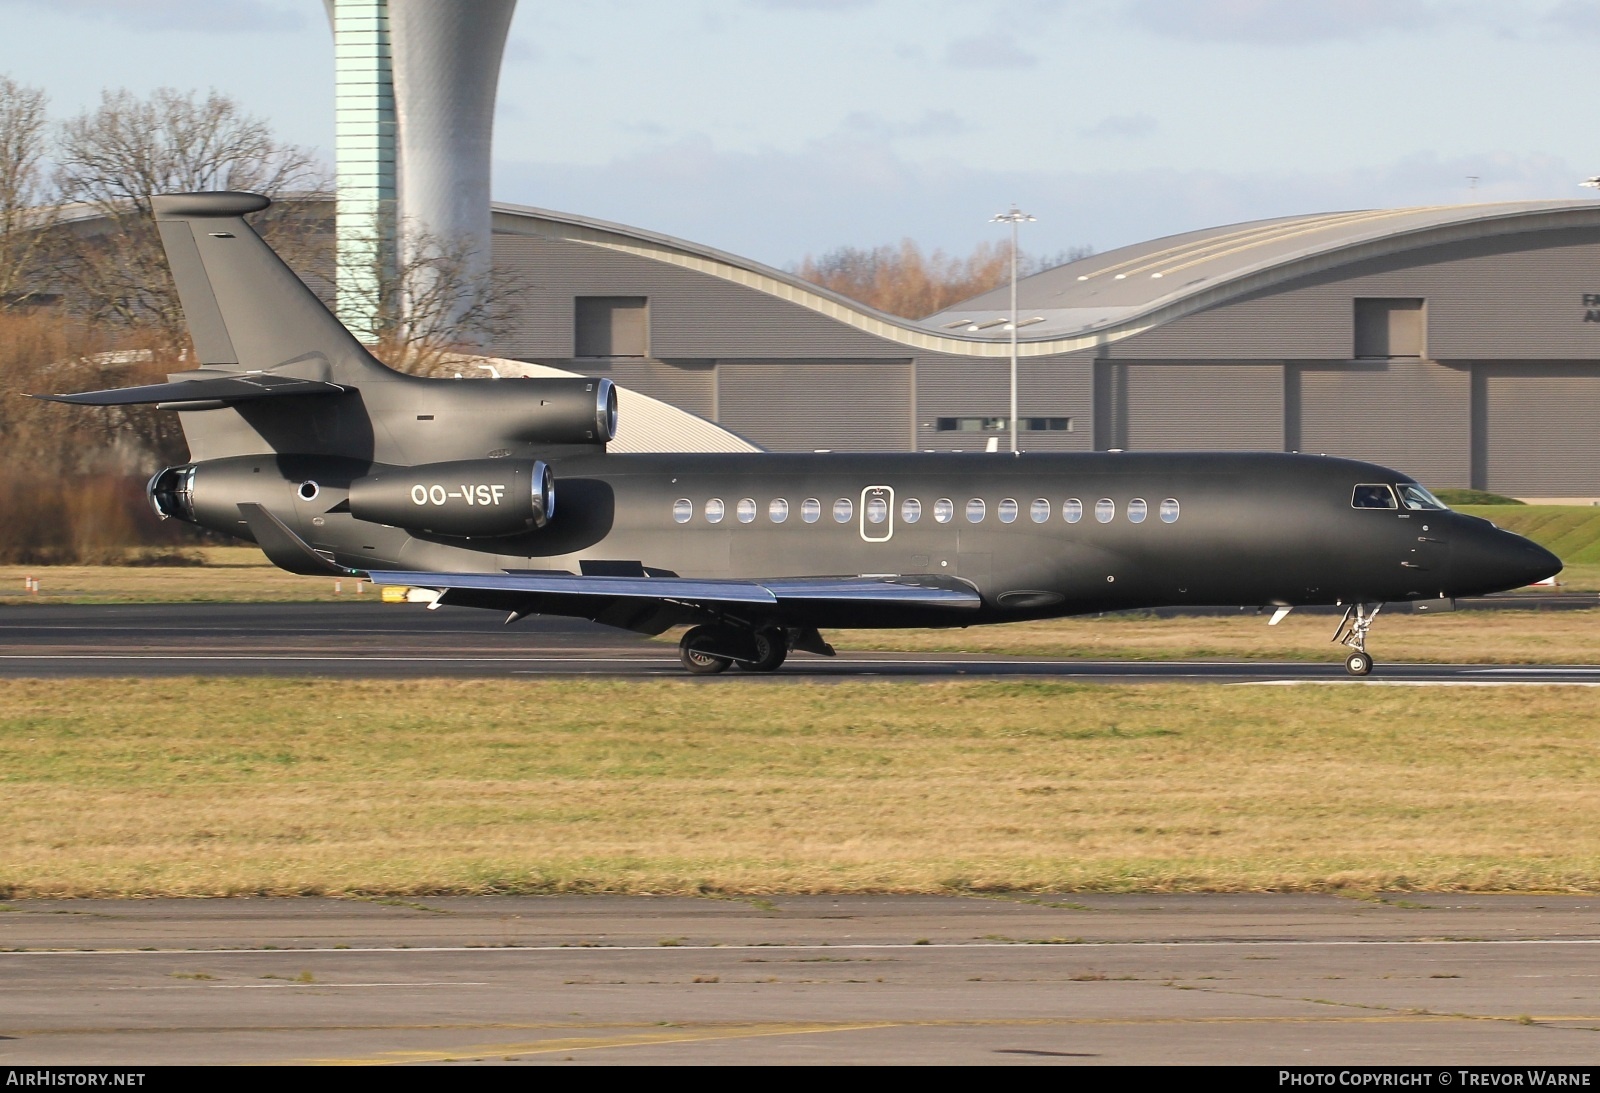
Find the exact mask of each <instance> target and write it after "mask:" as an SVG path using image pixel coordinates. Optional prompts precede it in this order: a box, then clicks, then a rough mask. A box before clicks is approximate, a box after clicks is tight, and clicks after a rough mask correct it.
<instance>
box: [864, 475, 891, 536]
mask: <svg viewBox="0 0 1600 1093" xmlns="http://www.w3.org/2000/svg"><path fill="white" fill-rule="evenodd" d="M875 498H881V499H882V501H883V503H884V504H885V505H886V506H887V509H886V510H885V514H884V519H883V534H882V535H868V534H867V501H868V500H869V499H875ZM892 538H894V487H893V486H868V487H867V488H866V489H864V490H862V491H861V539H862V541H863V542H868V543H887V542H888V541H889V540H890V539H892Z"/></svg>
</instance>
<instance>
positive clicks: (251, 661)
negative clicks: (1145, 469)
mask: <svg viewBox="0 0 1600 1093" xmlns="http://www.w3.org/2000/svg"><path fill="white" fill-rule="evenodd" d="M1329 648H1330V653H1329V657H1328V660H1327V661H1326V662H1264V661H1097V660H1076V659H1067V660H1050V659H1042V658H1035V657H1003V656H987V655H983V654H950V653H873V652H856V651H850V650H845V651H843V652H842V653H841V654H840V655H839V656H838V657H835V658H822V657H814V656H810V655H806V654H796V655H795V656H793V657H791V658H790V660H789V662H788V663H787V664H785V665H784V667H783V669H782V670H781V671H779V672H777V673H775V674H773V675H751V674H748V673H743V672H738V671H731V672H728V673H725V674H723V675H720V676H715V677H711V678H710V679H706V680H705V682H707V683H708V684H712V685H729V684H734V685H739V684H751V683H771V682H778V681H782V680H794V679H813V680H814V679H847V678H855V679H859V678H869V677H875V676H882V677H891V678H894V677H900V678H907V677H917V678H928V677H933V678H939V677H943V678H998V677H1035V678H1057V679H1074V680H1084V681H1105V682H1122V683H1127V682H1139V681H1190V682H1217V683H1252V684H1279V683H1283V684H1287V683H1328V684H1334V683H1338V684H1349V685H1355V684H1361V685H1420V684H1429V685H1441V684H1446V685H1485V684H1499V685H1517V684H1528V683H1569V684H1578V685H1591V686H1592V685H1597V684H1600V666H1595V665H1569V666H1549V667H1545V666H1536V667H1506V666H1504V665H1421V664H1390V663H1385V662H1382V661H1380V663H1379V665H1378V669H1377V671H1376V672H1375V673H1374V675H1373V676H1371V677H1369V679H1367V680H1365V681H1356V680H1351V679H1350V677H1348V676H1347V675H1346V674H1345V672H1344V668H1343V665H1342V659H1341V658H1340V657H1339V656H1337V655H1336V651H1334V649H1333V647H1332V646H1330V647H1329ZM170 675H202V676H331V677H344V678H367V679H391V678H407V677H419V676H456V677H477V678H484V677H488V678H494V677H501V678H519V677H525V676H609V677H620V678H637V677H650V676H670V677H674V678H684V673H683V670H682V667H681V666H680V665H679V663H678V657H677V650H676V649H675V647H673V646H672V645H671V644H670V643H666V642H659V641H651V640H649V639H647V638H643V637H640V636H638V635H635V634H630V633H627V632H625V631H621V630H615V629H612V628H610V627H603V626H597V625H593V624H590V623H584V622H579V621H572V620H565V619H549V618H540V619H529V620H525V621H523V622H520V623H517V624H516V625H514V626H505V625H502V623H501V620H500V616H498V615H496V614H493V613H491V612H486V611H474V610H471V609H466V608H441V609H439V610H437V611H429V610H426V609H424V608H422V607H421V606H420V605H415V604H407V605H392V604H391V605H379V604H371V603H357V604H348V605H345V604H333V605H322V604H238V605H234V604H160V605H155V604H142V605H131V606H67V605H62V606H38V607H35V606H31V605H30V606H20V607H3V608H0V678H26V677H40V676H46V677H80V678H81V677H116V676H170Z"/></svg>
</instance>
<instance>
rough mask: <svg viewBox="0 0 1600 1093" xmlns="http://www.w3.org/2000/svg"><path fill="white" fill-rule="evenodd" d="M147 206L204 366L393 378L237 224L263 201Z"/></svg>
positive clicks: (339, 379) (318, 376) (168, 200)
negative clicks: (153, 208) (150, 208)
mask: <svg viewBox="0 0 1600 1093" xmlns="http://www.w3.org/2000/svg"><path fill="white" fill-rule="evenodd" d="M152 201H153V204H154V206H155V214H156V225H157V227H158V228H159V229H160V232H161V242H162V245H163V246H164V247H165V248H166V251H167V262H168V264H169V265H170V266H171V267H172V276H173V280H175V281H176V282H177V285H178V298H179V300H180V301H182V303H183V313H184V317H185V318H186V319H187V320H188V323H189V333H190V335H191V336H192V337H193V338H194V345H195V351H196V352H197V353H198V354H199V357H200V363H201V365H202V366H203V367H205V368H217V369H223V370H226V371H229V372H269V371H270V372H275V373H277V374H279V375H283V376H290V377H294V378H298V379H308V380H320V381H322V382H325V383H337V384H342V385H351V386H356V385H359V384H360V383H361V381H362V380H363V379H365V380H369V381H370V380H375V379H377V378H379V377H380V376H382V377H389V376H393V375H394V372H393V371H392V370H391V369H390V368H388V367H387V366H386V365H384V364H383V363H382V362H381V361H379V360H378V359H377V358H376V357H374V356H373V355H372V354H371V353H368V352H367V350H366V348H365V347H364V346H362V344H361V343H360V342H359V341H357V340H356V338H355V336H354V335H352V334H351V333H350V332H349V331H348V330H346V329H345V327H344V325H343V324H342V323H340V322H339V320H338V319H336V318H335V317H334V316H333V314H332V313H331V312H329V310H328V309H327V307H325V306H324V305H323V303H322V301H321V300H319V299H317V296H316V294H315V293H313V292H312V291H311V290H310V289H309V288H307V287H306V285H305V282H303V281H301V280H300V278H299V277H297V276H296V275H295V273H294V271H293V270H291V269H290V268H289V267H288V266H287V265H285V264H284V261H283V259H281V258H279V257H278V255H277V254H276V253H275V252H274V251H273V250H272V248H271V247H269V246H267V244H266V243H265V242H264V241H263V240H262V238H261V237H260V236H259V235H257V234H256V233H255V230H254V229H252V228H251V227H250V225H249V224H247V223H246V222H245V220H244V217H245V214H246V213H252V212H259V211H260V210H262V209H265V208H266V207H267V206H268V205H269V204H271V201H270V200H269V199H268V198H265V197H262V196H261V195H259V194H247V193H226V192H223V193H194V194H164V195H161V196H157V197H155V198H153V199H152Z"/></svg>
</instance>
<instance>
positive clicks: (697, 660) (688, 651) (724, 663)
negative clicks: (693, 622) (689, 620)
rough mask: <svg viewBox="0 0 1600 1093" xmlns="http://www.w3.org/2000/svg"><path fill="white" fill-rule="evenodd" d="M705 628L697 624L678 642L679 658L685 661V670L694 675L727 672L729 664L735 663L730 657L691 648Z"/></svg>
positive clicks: (711, 674)
mask: <svg viewBox="0 0 1600 1093" xmlns="http://www.w3.org/2000/svg"><path fill="white" fill-rule="evenodd" d="M704 630H705V628H704V627H701V626H696V627H695V628H694V629H693V630H690V631H689V632H688V633H687V634H685V635H683V640H681V641H679V642H678V659H679V660H680V661H682V662H683V669H684V671H686V672H688V673H689V674H690V675H692V676H714V675H716V674H717V673H718V672H726V671H727V670H728V665H730V664H732V663H733V660H732V659H731V658H729V657H719V656H717V655H716V654H715V653H707V652H703V651H701V650H699V649H694V648H691V646H692V645H693V644H694V640H695V639H696V638H698V637H700V636H701V635H702V634H703V632H704Z"/></svg>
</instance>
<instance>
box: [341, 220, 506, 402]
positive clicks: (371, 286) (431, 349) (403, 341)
mask: <svg viewBox="0 0 1600 1093" xmlns="http://www.w3.org/2000/svg"><path fill="white" fill-rule="evenodd" d="M381 230H382V229H380V231H381ZM396 234H397V235H398V238H396V239H395V240H394V242H392V243H385V244H384V245H385V246H389V247H393V248H394V251H395V252H396V253H398V255H399V258H398V260H397V262H395V264H393V265H389V264H387V263H385V262H383V261H382V259H381V258H380V255H381V254H382V250H381V248H380V246H379V242H380V241H379V240H377V239H359V238H358V239H355V240H353V242H354V244H355V245H353V246H342V247H341V248H340V256H339V294H340V297H341V308H343V307H344V306H346V305H353V308H352V309H353V310H359V311H363V312H365V313H367V314H370V315H372V316H373V317H374V321H373V329H374V330H375V331H376V332H377V335H378V339H377V344H376V345H375V346H374V350H375V351H376V353H377V354H378V356H380V357H382V358H383V359H384V360H386V361H388V362H389V363H390V364H391V365H393V366H394V367H395V368H399V369H402V370H403V371H407V372H411V373H414V374H416V375H435V374H439V373H441V372H447V371H451V370H453V369H454V367H455V366H456V364H457V363H458V358H459V357H460V356H461V355H462V354H463V353H471V352H474V351H475V350H477V349H478V347H480V346H482V345H484V344H485V343H488V342H492V341H494V340H495V338H496V337H498V336H500V335H502V334H504V333H505V332H506V331H507V329H508V327H509V326H510V323H511V318H512V314H513V311H514V308H515V305H516V303H517V301H518V300H519V299H520V297H521V296H522V295H523V292H524V289H523V286H522V284H521V283H520V281H518V280H517V278H516V277H515V275H514V274H510V273H508V272H507V271H504V270H501V271H498V272H497V271H495V270H494V269H492V268H491V267H490V265H489V264H488V263H486V262H484V261H483V260H482V257H481V256H480V255H479V253H478V251H477V249H476V244H475V243H474V241H472V240H470V239H449V238H445V237H443V236H440V235H437V234H435V233H433V232H431V231H427V230H424V229H420V228H415V227H408V228H406V229H404V230H403V231H400V232H398V233H396ZM351 241H352V240H350V239H349V237H346V239H345V242H351ZM352 297H353V299H352Z"/></svg>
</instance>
